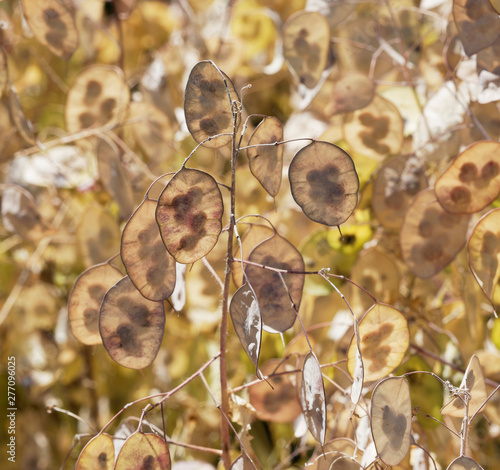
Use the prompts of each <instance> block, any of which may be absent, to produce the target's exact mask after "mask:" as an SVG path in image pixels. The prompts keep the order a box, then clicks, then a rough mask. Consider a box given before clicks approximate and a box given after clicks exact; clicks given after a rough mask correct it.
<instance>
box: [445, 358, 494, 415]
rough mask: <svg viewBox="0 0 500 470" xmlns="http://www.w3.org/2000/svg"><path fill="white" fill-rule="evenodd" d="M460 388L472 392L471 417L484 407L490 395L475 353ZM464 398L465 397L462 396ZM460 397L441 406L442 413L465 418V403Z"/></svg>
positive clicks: (469, 411)
mask: <svg viewBox="0 0 500 470" xmlns="http://www.w3.org/2000/svg"><path fill="white" fill-rule="evenodd" d="M460 390H465V391H468V392H469V393H470V397H471V398H470V400H469V409H468V414H467V416H468V418H469V419H470V418H471V417H472V415H474V414H475V413H476V412H477V411H478V410H480V409H481V408H482V406H483V405H484V402H485V400H486V398H487V396H488V394H487V392H486V384H485V383H484V375H483V370H482V369H481V364H480V363H479V359H478V357H477V356H476V355H475V354H474V355H473V356H472V357H471V359H470V361H469V365H468V366H467V370H466V371H465V374H464V378H463V379H462V383H461V384H460ZM462 398H463V397H462ZM462 398H460V397H454V398H453V399H452V400H451V401H450V402H448V403H447V404H446V405H444V406H443V408H441V414H442V415H447V416H453V417H455V418H463V417H464V414H465V404H464V401H463V399H462Z"/></svg>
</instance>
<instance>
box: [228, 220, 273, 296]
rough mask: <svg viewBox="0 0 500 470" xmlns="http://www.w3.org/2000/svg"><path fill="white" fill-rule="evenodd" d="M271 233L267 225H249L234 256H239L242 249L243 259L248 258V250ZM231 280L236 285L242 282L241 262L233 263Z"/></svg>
mask: <svg viewBox="0 0 500 470" xmlns="http://www.w3.org/2000/svg"><path fill="white" fill-rule="evenodd" d="M273 234H274V231H273V229H271V228H270V227H268V226H267V225H258V224H255V225H251V226H250V228H249V229H248V230H247V231H246V233H245V235H243V238H242V240H241V249H240V247H239V246H237V247H236V249H235V252H234V257H235V258H241V252H242V251H243V259H244V260H248V256H249V255H250V252H251V251H252V250H253V249H254V248H255V247H256V246H257V245H258V244H259V243H261V242H263V241H264V240H265V239H266V238H270V237H272V236H273ZM233 281H234V283H235V284H236V286H237V287H240V286H241V285H242V284H243V282H244V278H243V268H242V263H241V262H239V261H237V262H235V263H234V264H233Z"/></svg>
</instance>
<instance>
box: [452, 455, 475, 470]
mask: <svg viewBox="0 0 500 470" xmlns="http://www.w3.org/2000/svg"><path fill="white" fill-rule="evenodd" d="M446 470H483V467H481V465H479V464H478V463H477V462H476V461H475V460H474V459H471V458H470V457H466V456H462V457H458V458H456V459H455V460H454V461H453V462H451V463H450V465H448V468H447V469H446Z"/></svg>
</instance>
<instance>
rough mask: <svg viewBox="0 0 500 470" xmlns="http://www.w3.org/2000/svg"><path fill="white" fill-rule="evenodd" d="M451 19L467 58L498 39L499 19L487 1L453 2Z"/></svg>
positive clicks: (461, 0) (465, 0)
mask: <svg viewBox="0 0 500 470" xmlns="http://www.w3.org/2000/svg"><path fill="white" fill-rule="evenodd" d="M453 18H454V20H455V25H456V27H457V29H458V37H459V38H460V41H461V42H462V44H463V46H464V50H465V53H466V54H467V55H468V56H469V57H470V56H471V55H473V54H476V53H477V52H479V51H480V50H481V49H484V48H485V47H488V46H489V45H490V44H492V43H493V42H494V41H495V40H496V39H497V37H498V28H499V27H500V18H499V17H498V12H497V11H495V9H494V8H493V7H492V6H491V3H490V2H489V0H474V1H470V0H454V1H453Z"/></svg>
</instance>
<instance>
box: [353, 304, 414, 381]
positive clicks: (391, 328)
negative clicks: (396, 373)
mask: <svg viewBox="0 0 500 470" xmlns="http://www.w3.org/2000/svg"><path fill="white" fill-rule="evenodd" d="M359 336H360V349H361V356H362V357H363V364H364V380H365V381H366V382H372V381H375V380H379V379H381V378H383V377H386V376H387V375H388V374H390V373H391V372H392V371H393V370H394V369H395V368H396V367H397V366H399V364H401V361H402V360H403V357H404V355H405V354H406V351H407V350H408V346H409V343H410V332H409V330H408V324H407V322H406V319H405V317H404V316H403V315H402V314H401V312H399V311H398V310H396V309H395V308H394V307H391V306H390V305H385V304H380V303H377V304H375V305H374V306H373V307H371V308H370V309H369V310H368V311H367V312H366V314H365V315H364V317H363V318H362V319H361V321H360V323H359ZM355 364H356V342H355V340H354V339H353V340H352V341H351V345H350V347H349V351H348V353H347V367H348V369H349V372H350V373H351V375H352V376H354V369H355Z"/></svg>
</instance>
